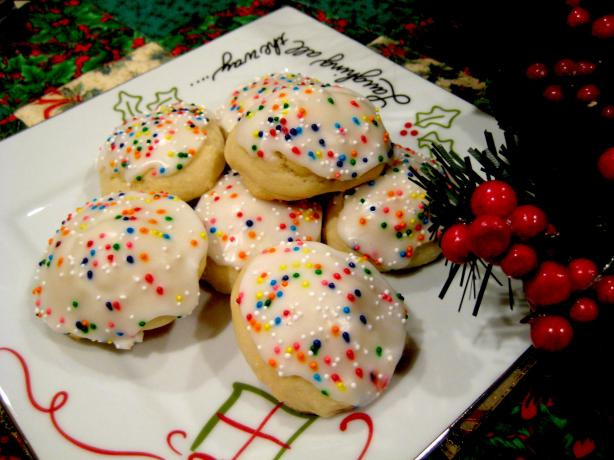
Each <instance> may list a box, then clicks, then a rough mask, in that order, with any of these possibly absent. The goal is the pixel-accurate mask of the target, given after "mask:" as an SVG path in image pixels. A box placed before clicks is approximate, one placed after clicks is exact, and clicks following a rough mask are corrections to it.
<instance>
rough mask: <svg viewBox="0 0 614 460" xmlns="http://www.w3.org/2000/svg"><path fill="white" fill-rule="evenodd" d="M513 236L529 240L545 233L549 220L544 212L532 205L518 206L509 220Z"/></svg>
mask: <svg viewBox="0 0 614 460" xmlns="http://www.w3.org/2000/svg"><path fill="white" fill-rule="evenodd" d="M509 221H510V227H511V229H512V234H513V235H515V236H517V237H518V238H520V239H522V240H528V239H529V238H533V237H534V236H537V235H539V234H540V233H543V232H545V231H546V229H547V228H548V218H547V217H546V214H545V213H544V211H542V210H541V209H540V208H538V207H537V206H533V205H532V204H525V205H522V206H518V207H517V208H516V209H514V210H513V211H512V214H511V215H510V218H509Z"/></svg>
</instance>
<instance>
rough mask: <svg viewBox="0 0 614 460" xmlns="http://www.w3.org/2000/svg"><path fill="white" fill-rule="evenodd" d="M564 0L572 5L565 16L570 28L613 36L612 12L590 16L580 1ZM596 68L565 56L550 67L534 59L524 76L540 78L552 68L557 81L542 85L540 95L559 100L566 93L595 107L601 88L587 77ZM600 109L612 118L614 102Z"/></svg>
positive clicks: (602, 113) (605, 115)
mask: <svg viewBox="0 0 614 460" xmlns="http://www.w3.org/2000/svg"><path fill="white" fill-rule="evenodd" d="M567 3H568V5H569V6H570V8H571V9H570V11H569V14H568V16H567V25H568V26H569V27H570V28H572V29H579V30H582V29H584V28H586V29H588V28H590V34H591V35H592V36H593V37H595V38H596V39H600V40H609V39H612V38H614V14H608V15H604V16H601V17H599V18H596V19H593V18H592V17H591V14H590V12H589V11H588V10H587V9H586V8H583V7H582V6H579V5H580V3H581V2H580V1H579V0H571V1H568V2H567ZM601 64H603V63H600V65H601ZM597 70H598V63H596V62H593V61H590V60H579V61H574V60H572V59H570V58H568V57H565V58H563V59H560V60H559V61H557V62H555V63H553V64H552V65H551V67H550V68H548V66H547V65H546V64H544V63H542V62H535V63H533V64H531V65H529V66H528V67H527V69H526V76H527V78H528V79H529V80H543V79H545V78H546V77H547V76H548V74H549V73H550V72H551V71H552V72H553V73H554V75H555V76H556V77H558V82H557V83H555V84H549V85H546V86H545V87H544V89H543V93H542V95H543V97H544V98H545V99H546V100H548V101H551V102H560V101H562V100H564V99H565V96H566V94H568V93H573V94H574V96H575V99H576V100H577V101H578V102H580V103H583V104H587V105H588V106H590V107H594V106H596V105H597V101H598V100H599V98H600V96H601V90H600V89H599V87H598V86H597V85H595V84H593V83H590V80H589V77H590V76H591V75H593V74H594V73H595V72H596V71H597ZM571 77H578V78H581V80H580V81H579V83H578V81H577V80H574V79H572V78H571ZM600 111H601V116H603V117H604V118H608V119H611V118H614V105H612V104H611V103H609V102H606V103H604V104H601V107H600Z"/></svg>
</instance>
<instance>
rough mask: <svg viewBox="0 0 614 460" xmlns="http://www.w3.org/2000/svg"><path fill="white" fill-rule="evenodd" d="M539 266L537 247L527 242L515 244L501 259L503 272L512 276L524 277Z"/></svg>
mask: <svg viewBox="0 0 614 460" xmlns="http://www.w3.org/2000/svg"><path fill="white" fill-rule="evenodd" d="M535 267H537V254H536V253H535V249H533V248H532V247H531V246H528V245H526V244H520V243H519V244H513V245H512V246H511V247H510V249H509V251H507V254H505V256H504V257H503V259H502V260H501V269H502V270H503V273H505V274H506V275H507V276H510V277H512V278H522V277H523V276H526V275H528V274H529V273H531V271H533V270H534V269H535Z"/></svg>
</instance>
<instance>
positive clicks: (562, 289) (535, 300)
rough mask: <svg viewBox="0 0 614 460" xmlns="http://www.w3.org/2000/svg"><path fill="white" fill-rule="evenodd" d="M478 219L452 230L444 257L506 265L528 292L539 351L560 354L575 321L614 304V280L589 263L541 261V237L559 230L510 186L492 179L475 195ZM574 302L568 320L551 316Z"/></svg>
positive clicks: (460, 261) (445, 237) (443, 241)
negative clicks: (551, 310)
mask: <svg viewBox="0 0 614 460" xmlns="http://www.w3.org/2000/svg"><path fill="white" fill-rule="evenodd" d="M470 206H471V211H472V213H473V215H474V216H475V218H474V219H473V221H471V222H470V223H458V224H455V225H452V226H451V227H450V228H448V229H447V230H446V231H445V232H444V234H443V236H442V238H441V249H442V252H443V255H444V256H445V257H446V258H447V259H448V260H450V261H451V262H454V263H457V264H463V263H466V262H468V261H470V260H471V259H472V258H473V257H479V258H480V259H483V260H485V261H487V262H490V263H492V264H496V265H500V266H501V269H502V270H503V272H504V273H505V274H506V275H508V276H509V277H511V278H515V279H522V280H523V284H524V291H525V295H526V297H527V300H528V301H529V304H530V305H531V308H532V310H533V311H534V312H535V313H536V317H535V318H534V319H533V320H532V322H531V339H532V341H533V344H534V345H535V346H536V347H537V348H541V349H544V350H550V351H555V350H560V349H563V348H565V347H566V346H567V345H569V343H570V342H571V339H572V336H573V328H572V325H571V323H570V321H569V320H568V319H567V317H568V318H570V319H571V320H572V321H575V322H579V323H584V322H590V321H593V320H594V319H596V318H597V316H598V313H599V304H598V302H597V301H596V300H595V299H594V297H595V296H596V298H597V300H598V301H599V303H601V304H614V276H603V277H601V279H600V280H598V281H597V282H596V278H597V275H598V273H599V271H598V269H597V266H596V265H595V263H594V262H593V261H591V260H589V259H583V258H579V259H574V260H572V261H570V262H569V263H568V264H567V265H562V264H560V263H558V262H555V261H552V260H542V261H540V260H539V257H538V252H537V251H536V246H537V244H538V240H537V238H538V237H540V236H542V235H544V234H547V233H550V232H554V228H553V227H552V226H551V225H550V224H549V222H548V218H547V216H546V214H545V213H544V211H542V210H541V209H540V208H539V207H537V206H534V205H531V204H525V205H520V206H518V203H517V196H516V192H515V191H514V189H513V188H512V186H510V185H509V184H507V183H506V182H503V181H499V180H490V181H486V182H483V183H481V184H480V185H479V186H478V187H476V189H475V190H474V191H473V194H472V195H471V200H470ZM566 303H570V306H569V308H568V309H567V310H566V311H567V313H566V316H563V315H560V314H556V315H554V314H549V313H548V310H549V308H548V307H551V306H554V305H561V304H566Z"/></svg>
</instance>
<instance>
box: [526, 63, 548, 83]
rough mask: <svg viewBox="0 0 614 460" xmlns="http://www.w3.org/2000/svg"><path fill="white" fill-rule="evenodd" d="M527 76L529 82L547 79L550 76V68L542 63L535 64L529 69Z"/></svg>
mask: <svg viewBox="0 0 614 460" xmlns="http://www.w3.org/2000/svg"><path fill="white" fill-rule="evenodd" d="M526 75H527V78H528V79H529V80H540V79H542V78H546V75H548V68H547V67H546V65H545V64H542V63H541V62H535V63H533V64H531V65H530V66H529V67H527V72H526Z"/></svg>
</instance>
